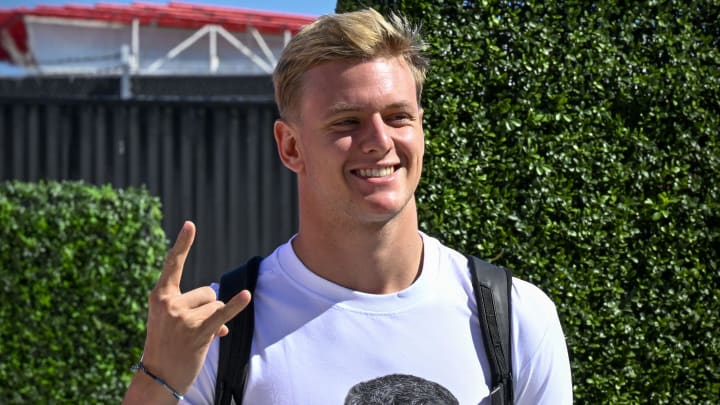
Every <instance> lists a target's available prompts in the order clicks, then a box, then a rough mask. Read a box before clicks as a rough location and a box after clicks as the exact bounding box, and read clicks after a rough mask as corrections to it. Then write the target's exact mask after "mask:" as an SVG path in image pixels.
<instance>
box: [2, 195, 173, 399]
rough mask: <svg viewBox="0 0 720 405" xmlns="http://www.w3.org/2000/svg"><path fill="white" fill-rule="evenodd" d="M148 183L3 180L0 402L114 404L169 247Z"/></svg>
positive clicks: (123, 385) (123, 386)
mask: <svg viewBox="0 0 720 405" xmlns="http://www.w3.org/2000/svg"><path fill="white" fill-rule="evenodd" d="M160 220H161V211H160V202H159V200H158V199H157V198H155V197H151V196H150V195H149V194H148V193H147V192H146V191H145V190H133V189H130V190H113V189H112V188H110V187H109V186H105V187H93V186H88V185H84V184H81V183H75V182H71V183H64V184H63V183H55V182H52V183H47V184H45V183H41V184H28V183H21V182H8V183H0V224H2V226H0V302H2V305H1V306H0V381H2V384H0V398H2V400H1V401H0V402H3V403H18V404H20V403H22V404H30V403H35V404H40V403H117V402H119V401H120V399H121V398H122V394H123V393H124V391H125V389H126V387H127V384H128V383H129V379H130V376H131V374H130V372H129V366H130V365H131V364H132V363H134V362H135V361H137V360H138V358H139V356H140V354H141V353H140V351H141V348H142V346H143V340H144V337H145V332H144V331H145V317H146V308H147V307H146V303H147V294H148V291H149V290H150V289H151V288H152V285H153V283H154V281H155V279H156V276H157V275H158V274H159V269H160V268H161V267H162V260H163V256H164V254H165V249H166V245H167V243H166V240H165V234H164V232H163V230H162V228H161V224H160Z"/></svg>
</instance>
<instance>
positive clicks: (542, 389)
mask: <svg viewBox="0 0 720 405" xmlns="http://www.w3.org/2000/svg"><path fill="white" fill-rule="evenodd" d="M512 306H513V308H512V317H513V319H512V339H513V350H512V363H513V376H514V381H515V383H514V385H515V394H516V400H517V401H516V403H517V404H546V403H547V404H567V403H572V382H571V377H570V361H569V357H568V352H567V346H566V343H565V335H564V333H563V330H562V325H561V324H560V319H559V317H558V313H557V309H556V307H555V303H553V301H552V300H551V299H550V298H549V297H548V296H547V294H545V293H544V292H543V291H542V290H541V289H540V288H538V287H537V286H535V285H533V284H531V283H528V282H527V281H524V280H520V279H518V278H513V289H512Z"/></svg>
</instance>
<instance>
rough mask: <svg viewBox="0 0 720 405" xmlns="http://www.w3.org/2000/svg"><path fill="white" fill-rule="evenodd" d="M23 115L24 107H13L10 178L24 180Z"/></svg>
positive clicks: (24, 113)
mask: <svg viewBox="0 0 720 405" xmlns="http://www.w3.org/2000/svg"><path fill="white" fill-rule="evenodd" d="M25 115H26V108H25V106H24V105H14V106H13V109H12V137H13V142H12V156H11V158H12V174H11V175H12V176H14V177H17V178H25V170H24V163H25V162H26V161H27V158H26V156H25V148H24V146H25V131H26V129H25Z"/></svg>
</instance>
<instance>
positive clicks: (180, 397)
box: [130, 360, 185, 401]
mask: <svg viewBox="0 0 720 405" xmlns="http://www.w3.org/2000/svg"><path fill="white" fill-rule="evenodd" d="M130 370H131V371H138V370H140V371H142V372H143V373H145V374H147V375H149V376H150V377H151V378H152V379H153V380H155V381H157V382H158V383H159V384H160V385H162V386H163V387H165V389H166V390H168V391H170V393H171V394H172V396H174V397H175V398H177V400H178V401H182V400H183V398H185V396H184V395H183V394H181V393H179V392H177V391H175V389H174V388H173V387H171V386H170V385H168V383H166V382H165V381H163V379H162V378H160V377H158V376H156V375H155V374H153V373H151V372H150V370H148V369H147V368H145V365H144V364H143V362H142V360H140V361H138V362H137V364H134V365H133V366H132V367H130Z"/></svg>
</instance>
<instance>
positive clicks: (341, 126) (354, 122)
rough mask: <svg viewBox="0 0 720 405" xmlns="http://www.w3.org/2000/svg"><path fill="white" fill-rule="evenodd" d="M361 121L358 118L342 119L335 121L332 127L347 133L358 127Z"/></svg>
mask: <svg viewBox="0 0 720 405" xmlns="http://www.w3.org/2000/svg"><path fill="white" fill-rule="evenodd" d="M359 123H360V120H358V119H357V118H341V119H338V120H335V121H333V123H332V124H331V126H332V127H333V128H334V129H336V130H339V131H347V130H350V129H353V128H355V127H357V126H358V124H359Z"/></svg>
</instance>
